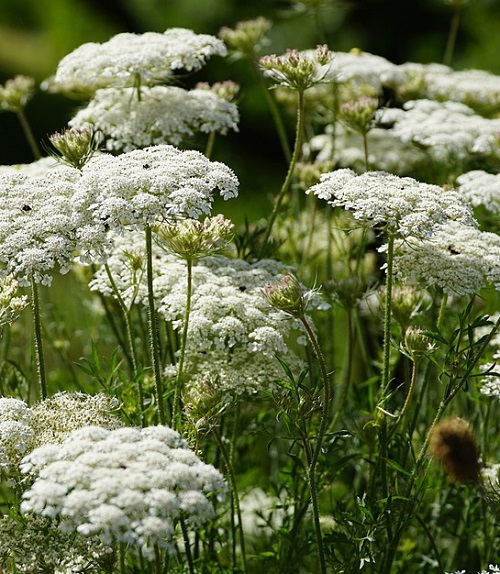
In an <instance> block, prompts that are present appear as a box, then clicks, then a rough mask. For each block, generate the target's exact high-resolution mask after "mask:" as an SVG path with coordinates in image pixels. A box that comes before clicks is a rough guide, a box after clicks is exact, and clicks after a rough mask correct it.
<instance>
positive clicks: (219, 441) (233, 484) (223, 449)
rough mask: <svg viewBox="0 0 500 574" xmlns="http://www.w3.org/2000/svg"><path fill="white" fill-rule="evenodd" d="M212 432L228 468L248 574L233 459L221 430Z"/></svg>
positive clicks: (243, 557) (245, 573)
mask: <svg viewBox="0 0 500 574" xmlns="http://www.w3.org/2000/svg"><path fill="white" fill-rule="evenodd" d="M212 432H213V435H214V438H215V441H216V443H217V445H218V447H219V451H220V453H221V454H222V458H223V459H224V464H225V466H226V471H227V476H228V479H229V483H230V484H231V490H232V493H233V500H234V506H235V507H236V514H237V516H238V531H239V535H240V549H241V558H242V561H243V572H244V574H247V572H248V568H247V555H246V550H245V533H244V531H243V520H242V518H241V507H240V499H239V496H238V486H237V484H236V477H235V475H234V470H233V465H232V464H231V457H230V455H229V453H228V451H227V448H226V445H225V444H224V442H223V440H222V437H221V435H220V433H219V430H218V429H217V428H216V427H213V428H212Z"/></svg>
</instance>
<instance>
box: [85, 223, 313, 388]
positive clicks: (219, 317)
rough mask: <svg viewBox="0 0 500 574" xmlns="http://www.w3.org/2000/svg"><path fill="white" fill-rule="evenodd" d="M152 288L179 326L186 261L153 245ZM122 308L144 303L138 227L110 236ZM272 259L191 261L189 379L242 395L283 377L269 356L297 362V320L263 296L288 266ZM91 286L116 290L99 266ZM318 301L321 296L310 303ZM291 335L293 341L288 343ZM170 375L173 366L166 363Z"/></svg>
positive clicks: (299, 332) (161, 307) (141, 242)
mask: <svg viewBox="0 0 500 574" xmlns="http://www.w3.org/2000/svg"><path fill="white" fill-rule="evenodd" d="M154 257H155V262H156V264H155V266H154V292H155V296H156V297H157V299H158V310H159V313H160V314H161V315H162V316H163V317H164V318H165V319H166V320H167V321H171V322H172V324H173V327H174V328H175V329H176V330H178V331H179V332H181V331H182V327H183V324H184V320H185V312H186V289H187V284H186V281H187V280H186V277H187V270H186V263H185V262H184V261H183V260H180V259H179V258H177V257H175V256H174V255H172V254H169V253H165V252H164V251H162V250H160V249H159V248H158V247H157V246H155V250H154ZM107 264H108V267H109V269H110V271H111V274H112V276H113V279H114V282H115V284H116V287H117V289H118V291H119V293H120V296H121V297H122V299H123V300H124V302H125V304H126V305H127V306H130V305H132V303H133V302H135V303H138V304H143V305H145V304H146V301H147V288H146V284H145V271H144V267H145V252H144V240H143V238H142V237H141V236H140V235H139V234H137V233H132V232H130V233H127V234H126V235H123V236H120V237H116V238H115V248H114V251H113V253H112V254H111V255H110V257H109V259H108V261H107ZM287 269H288V268H287V267H286V266H285V265H283V264H281V263H279V262H278V261H272V260H263V261H259V262H257V263H253V264H251V263H248V262H246V261H243V260H239V259H229V258H227V257H223V256H216V257H206V258H203V259H201V260H200V261H199V262H198V263H197V264H196V265H194V266H193V286H192V289H193V292H192V301H191V313H190V317H189V325H188V339H187V361H186V362H187V365H186V366H187V369H188V370H189V371H190V376H191V383H189V384H192V385H196V381H198V380H199V379H200V378H203V377H208V378H210V379H212V380H213V381H214V384H215V385H216V386H217V388H218V389H222V390H223V391H225V392H230V393H236V394H242V393H245V394H247V393H255V392H257V391H259V390H263V389H269V388H270V387H272V385H273V383H274V382H275V381H276V380H278V379H279V378H281V377H282V375H283V371H282V368H281V366H280V365H279V362H278V361H277V360H276V358H275V355H276V354H278V355H279V356H280V357H281V358H282V359H284V360H285V361H286V362H288V363H289V364H290V365H292V366H294V367H297V368H300V366H301V361H300V359H299V357H298V355H297V354H296V352H295V351H293V350H292V346H291V345H292V343H293V344H295V343H299V345H303V344H305V337H304V336H303V331H302V328H301V326H300V325H299V323H298V322H297V321H295V320H293V319H292V318H290V317H288V316H287V315H286V314H285V313H282V312H278V311H276V310H274V309H272V308H271V307H270V305H269V304H268V302H267V301H266V300H265V298H264V297H263V295H262V289H263V287H264V286H265V285H266V284H267V283H274V282H276V280H277V279H278V278H279V277H280V276H281V275H282V274H283V273H285V272H286V271H287ZM90 288H91V289H92V290H94V291H99V292H101V293H103V294H105V295H108V296H114V293H113V291H112V288H111V285H110V283H109V278H108V276H107V273H106V271H105V270H104V269H100V270H99V271H98V272H97V273H96V274H95V276H94V278H93V279H92V281H91V283H90ZM315 306H321V301H320V300H319V298H318V299H317V300H316V301H313V302H312V307H313V308H314V307H315ZM294 339H295V341H294ZM169 374H171V375H172V376H175V367H172V368H170V369H169Z"/></svg>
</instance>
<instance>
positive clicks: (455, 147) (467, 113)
mask: <svg viewBox="0 0 500 574" xmlns="http://www.w3.org/2000/svg"><path fill="white" fill-rule="evenodd" d="M379 120H380V121H381V122H383V123H385V124H388V125H390V126H392V127H390V129H389V132H390V133H392V134H393V135H395V136H396V137H397V138H399V139H400V140H401V141H402V142H404V143H408V142H412V143H414V144H415V145H418V146H421V147H423V148H425V149H426V150H427V152H428V153H429V154H430V156H431V157H432V158H433V159H435V160H437V161H439V162H449V161H457V160H458V161H460V160H466V159H468V158H469V157H470V156H474V155H475V154H476V155H477V154H479V155H483V154H484V155H495V154H498V150H497V147H498V146H497V138H498V133H499V132H500V119H487V118H483V117H482V116H479V115H477V114H476V113H474V111H473V110H472V109H471V108H469V107H467V106H466V105H465V104H461V103H457V102H451V101H449V102H443V103H440V102H435V101H433V100H412V101H409V102H406V103H405V104H404V106H403V108H402V109H401V108H386V109H384V110H383V111H382V112H381V113H380V117H379Z"/></svg>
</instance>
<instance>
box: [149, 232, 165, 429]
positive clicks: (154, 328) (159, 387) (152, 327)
mask: <svg viewBox="0 0 500 574" xmlns="http://www.w3.org/2000/svg"><path fill="white" fill-rule="evenodd" d="M145 231H146V281H147V285H148V331H149V351H150V361H151V368H152V370H153V377H154V381H155V388H156V400H157V401H158V418H159V420H160V424H162V425H165V424H167V417H166V413H165V405H164V402H163V381H162V378H161V371H160V341H159V337H158V321H157V318H156V306H155V298H154V290H153V240H152V232H151V226H150V225H146V229H145Z"/></svg>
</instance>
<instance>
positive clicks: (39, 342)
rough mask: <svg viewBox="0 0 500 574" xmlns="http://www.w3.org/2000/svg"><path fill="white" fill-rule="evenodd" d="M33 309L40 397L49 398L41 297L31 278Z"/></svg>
mask: <svg viewBox="0 0 500 574" xmlns="http://www.w3.org/2000/svg"><path fill="white" fill-rule="evenodd" d="M31 308H32V310H33V333H34V343H35V357H36V369H37V376H38V384H39V386H40V396H41V397H42V399H46V398H47V380H46V376H45V357H44V354H43V338H42V322H41V316H40V297H39V294H38V284H37V283H36V281H35V280H34V278H33V277H32V278H31Z"/></svg>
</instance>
